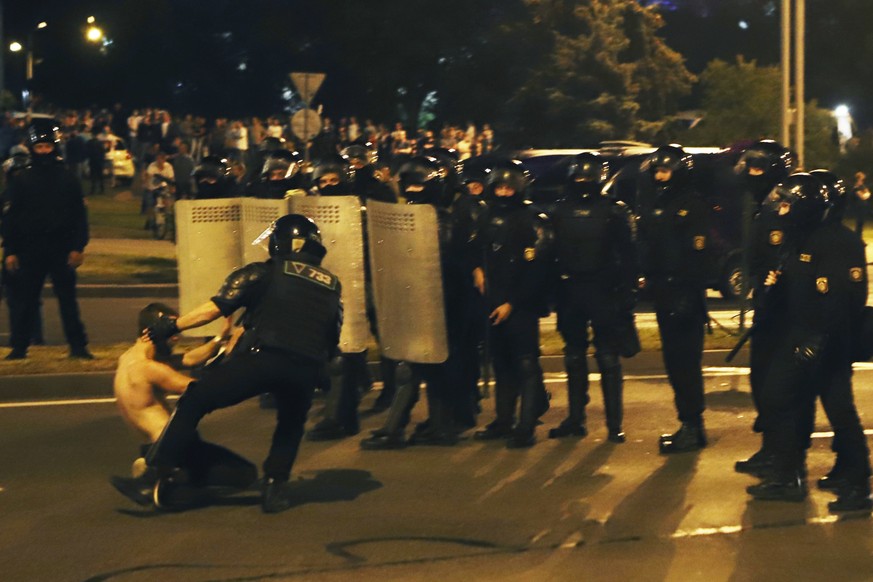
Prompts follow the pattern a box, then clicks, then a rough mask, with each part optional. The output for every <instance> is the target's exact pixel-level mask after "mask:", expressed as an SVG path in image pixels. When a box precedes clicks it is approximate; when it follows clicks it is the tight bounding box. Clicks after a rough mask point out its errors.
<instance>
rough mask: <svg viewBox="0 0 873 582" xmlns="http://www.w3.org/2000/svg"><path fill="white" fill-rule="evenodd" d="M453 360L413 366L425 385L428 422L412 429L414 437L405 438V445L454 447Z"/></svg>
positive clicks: (455, 442) (455, 438) (455, 440)
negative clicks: (451, 371) (407, 442)
mask: <svg viewBox="0 0 873 582" xmlns="http://www.w3.org/2000/svg"><path fill="white" fill-rule="evenodd" d="M454 359H455V358H454V357H452V356H450V357H449V359H448V360H447V361H446V362H444V363H442V364H417V365H415V366H414V367H415V368H416V369H417V370H418V372H419V373H420V374H421V376H422V378H423V379H424V381H425V384H426V385H427V406H428V418H427V421H426V422H425V423H422V424H421V425H419V426H418V427H416V430H415V433H414V434H413V435H412V436H411V437H410V438H409V444H411V445H412V444H415V445H437V446H452V445H455V444H457V442H458V433H457V431H456V430H455V429H454V422H453V420H454V419H453V413H452V404H453V394H452V392H451V389H452V381H451V380H452V378H451V375H450V370H451V369H452V367H453V366H454Z"/></svg>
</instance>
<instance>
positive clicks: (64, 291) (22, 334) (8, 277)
mask: <svg viewBox="0 0 873 582" xmlns="http://www.w3.org/2000/svg"><path fill="white" fill-rule="evenodd" d="M67 258H68V253H67V252H66V251H60V252H45V253H38V254H21V255H19V256H18V259H19V268H18V270H17V271H16V272H15V273H9V272H6V273H4V276H3V281H4V283H5V285H6V289H7V291H8V296H9V302H8V303H9V320H10V327H11V328H12V329H11V332H12V333H11V338H10V342H9V343H10V345H11V346H12V348H13V349H19V350H26V349H27V348H28V346H29V345H30V341H31V338H32V336H33V329H34V325H35V322H36V319H37V317H39V306H40V296H41V293H42V287H43V285H44V284H45V279H46V277H50V278H51V280H52V288H53V289H54V292H55V296H57V298H58V306H59V307H60V310H61V323H62V325H63V328H64V336H65V337H66V339H67V343H68V344H70V347H72V348H84V347H85V346H86V345H87V344H88V337H87V336H86V335H85V327H84V326H83V325H82V320H81V318H80V316H79V304H78V302H77V301H76V271H75V269H72V268H70V267H69V265H67Z"/></svg>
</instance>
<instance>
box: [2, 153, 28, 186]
mask: <svg viewBox="0 0 873 582" xmlns="http://www.w3.org/2000/svg"><path fill="white" fill-rule="evenodd" d="M28 166H30V156H27V155H25V154H15V155H14V156H11V157H10V158H9V159H8V160H6V161H5V162H3V173H5V174H6V179H7V180H11V179H12V178H13V177H15V176H17V175H18V174H20V173H21V172H23V171H24V170H26V169H27V168H28Z"/></svg>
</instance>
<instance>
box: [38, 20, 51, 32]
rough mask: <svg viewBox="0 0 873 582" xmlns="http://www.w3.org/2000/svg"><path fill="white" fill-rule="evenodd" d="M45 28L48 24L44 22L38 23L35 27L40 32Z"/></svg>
mask: <svg viewBox="0 0 873 582" xmlns="http://www.w3.org/2000/svg"><path fill="white" fill-rule="evenodd" d="M46 26H48V22H46V21H45V20H43V21H42V22H40V23H39V24H37V25H36V27H37V28H38V29H39V30H42V29H43V28H45V27H46Z"/></svg>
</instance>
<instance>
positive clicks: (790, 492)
mask: <svg viewBox="0 0 873 582" xmlns="http://www.w3.org/2000/svg"><path fill="white" fill-rule="evenodd" d="M746 492H747V493H749V495H751V496H752V497H754V498H755V499H760V500H762V501H792V502H795V503H796V502H800V501H803V500H804V499H806V483H805V482H804V480H803V478H802V477H801V476H800V471H793V472H791V473H782V472H778V473H777V472H774V473H773V474H772V475H771V476H770V477H768V478H766V479H764V480H763V481H761V482H760V483H758V484H757V485H749V486H748V487H746Z"/></svg>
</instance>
